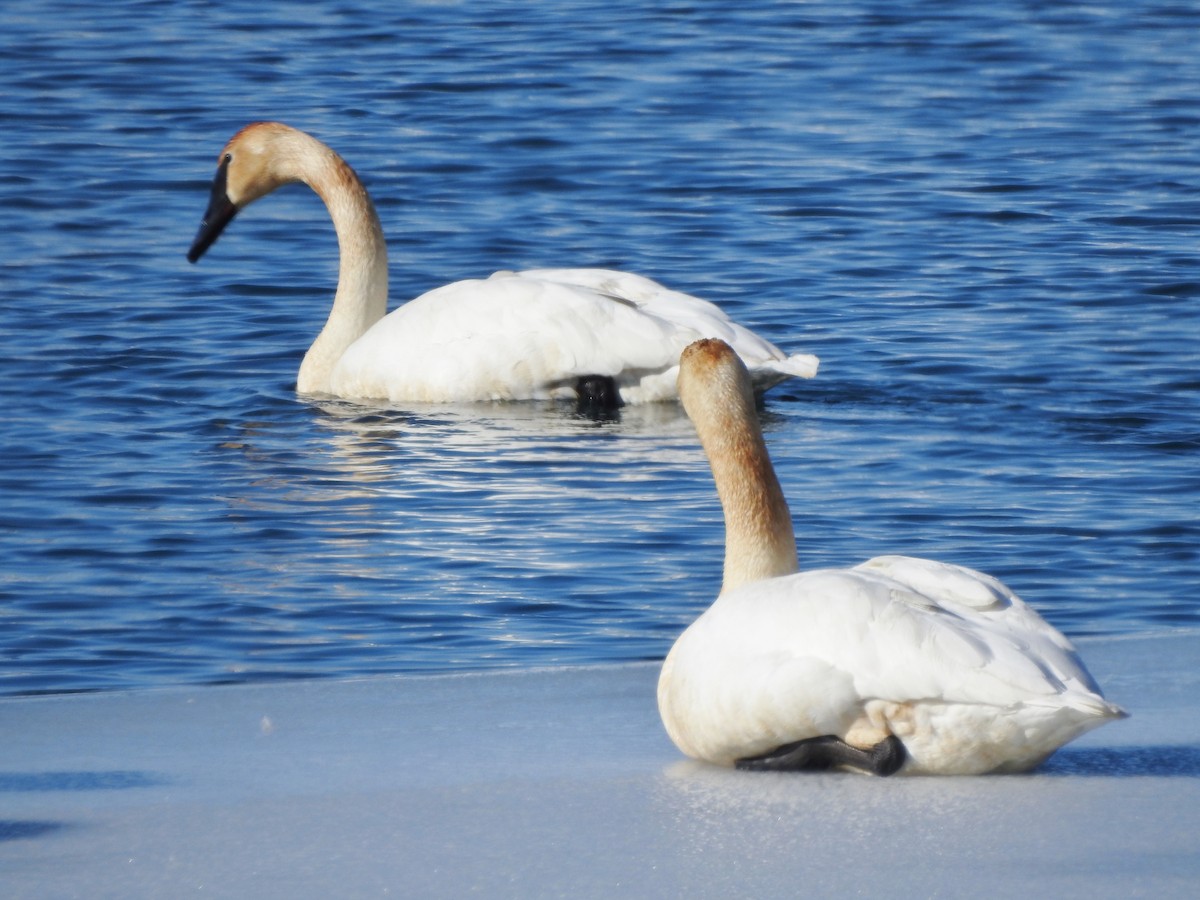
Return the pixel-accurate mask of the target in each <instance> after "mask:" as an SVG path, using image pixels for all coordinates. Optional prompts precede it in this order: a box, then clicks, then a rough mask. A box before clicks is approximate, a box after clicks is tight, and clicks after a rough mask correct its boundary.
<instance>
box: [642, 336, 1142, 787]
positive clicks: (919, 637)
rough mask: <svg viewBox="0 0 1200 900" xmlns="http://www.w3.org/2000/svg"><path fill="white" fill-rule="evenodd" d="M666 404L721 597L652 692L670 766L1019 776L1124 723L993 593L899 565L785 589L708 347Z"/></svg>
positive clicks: (739, 408) (922, 566)
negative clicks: (720, 564)
mask: <svg viewBox="0 0 1200 900" xmlns="http://www.w3.org/2000/svg"><path fill="white" fill-rule="evenodd" d="M679 395H680V399H681V400H682V401H683V406H684V409H685V410H686V411H687V414H688V415H689V416H690V417H691V419H692V421H693V422H694V423H695V426H696V430H697V432H698V434H699V437H700V442H701V444H702V445H703V447H704V450H705V452H706V454H707V455H708V459H709V463H710V465H711V467H712V472H713V478H714V480H715V482H716V486H717V493H718V495H719V496H720V500H721V505H722V507H723V510H724V515H725V528H726V547H725V573H724V583H723V584H722V586H721V593H720V595H719V596H718V597H717V599H716V601H715V602H714V603H713V604H712V606H711V607H709V608H708V610H706V611H705V612H704V613H703V614H702V615H701V616H700V617H699V618H698V619H697V620H696V621H695V622H693V623H692V625H691V626H690V627H689V628H688V629H687V630H686V631H684V633H683V634H682V635H681V636H680V638H679V639H678V641H676V643H675V645H674V646H673V647H672V648H671V651H670V653H669V654H668V655H667V658H666V661H665V662H664V664H663V668H662V673H661V675H660V677H659V682H658V706H659V712H660V713H661V715H662V720H663V723H664V725H665V726H666V729H667V732H668V734H669V735H670V736H671V739H672V740H673V741H674V742H675V744H676V745H677V746H678V747H679V749H680V750H682V751H683V752H684V753H686V754H687V755H689V756H692V757H694V758H696V759H700V760H705V761H708V762H712V763H716V764H719V765H727V766H733V765H736V766H738V767H739V768H749V769H825V768H849V769H855V770H862V771H866V772H871V773H875V774H879V775H888V774H892V773H893V772H896V771H900V772H903V773H904V774H914V775H916V774H945V775H950V774H956V775H966V774H982V773H985V772H1020V771H1025V770H1028V769H1031V768H1033V767H1035V766H1037V765H1038V764H1039V763H1041V762H1042V761H1043V760H1045V759H1046V758H1047V757H1048V756H1049V755H1050V754H1051V753H1053V752H1054V751H1055V750H1056V749H1057V748H1058V747H1060V746H1061V745H1063V744H1065V743H1066V742H1068V741H1070V740H1072V739H1074V738H1076V737H1078V736H1079V735H1081V734H1083V733H1084V732H1085V731H1088V730H1089V729H1092V728H1095V727H1096V726H1098V725H1102V724H1103V723H1104V722H1106V721H1107V720H1109V719H1115V718H1121V717H1123V716H1124V715H1125V713H1124V711H1122V710H1121V709H1120V708H1119V707H1117V706H1114V705H1113V704H1111V703H1109V702H1107V701H1106V700H1105V699H1104V698H1103V697H1102V696H1101V694H1100V690H1099V688H1098V687H1097V686H1096V683H1095V682H1094V681H1093V680H1092V678H1091V676H1090V675H1089V674H1088V672H1087V670H1086V669H1085V668H1084V666H1083V663H1082V662H1081V661H1080V660H1079V657H1078V656H1077V655H1076V653H1075V650H1074V648H1073V647H1072V646H1071V644H1070V642H1069V641H1068V640H1067V639H1066V638H1065V637H1063V635H1062V634H1060V633H1059V632H1058V631H1057V630H1055V629H1054V628H1053V627H1051V626H1050V625H1049V624H1048V623H1047V622H1045V621H1044V620H1043V619H1042V618H1041V617H1040V616H1039V615H1038V614H1037V613H1036V612H1034V611H1033V610H1032V609H1030V608H1029V607H1028V606H1026V605H1025V603H1023V602H1022V601H1021V600H1020V598H1018V597H1017V596H1016V595H1015V594H1014V593H1013V592H1012V591H1010V590H1009V589H1008V588H1007V587H1005V586H1004V585H1003V584H1001V583H1000V582H999V581H997V580H996V579H994V578H991V577H989V576H987V575H984V574H981V573H979V572H974V571H971V570H970V569H965V568H961V567H959V566H955V565H950V564H948V563H939V562H932V561H929V560H924V559H913V558H909V557H902V556H882V557H878V558H876V559H872V560H869V561H868V562H865V563H862V564H861V565H858V566H855V567H854V568H852V569H823V570H814V571H809V572H799V571H798V568H799V567H798V564H797V558H796V546H795V539H794V536H793V532H792V522H791V515H790V513H789V511H788V507H787V501H786V500H784V497H783V491H782V490H781V488H780V486H779V481H778V480H777V478H776V476H775V472H774V469H773V468H772V466H771V461H770V458H769V456H768V454H767V448H766V445H765V443H764V441H763V437H762V432H761V430H760V428H759V424H758V419H757V417H756V414H755V409H754V397H753V395H752V393H751V390H750V382H749V379H748V377H747V372H746V369H745V367H744V366H743V365H742V364H741V363H740V362H739V361H738V358H737V356H736V355H735V354H734V353H733V352H732V351H731V350H730V348H729V347H728V345H726V344H724V343H723V342H721V341H719V340H702V341H699V342H697V343H695V344H693V345H691V346H689V347H688V348H687V349H686V350H685V351H684V353H683V358H682V360H681V363H680V369H679Z"/></svg>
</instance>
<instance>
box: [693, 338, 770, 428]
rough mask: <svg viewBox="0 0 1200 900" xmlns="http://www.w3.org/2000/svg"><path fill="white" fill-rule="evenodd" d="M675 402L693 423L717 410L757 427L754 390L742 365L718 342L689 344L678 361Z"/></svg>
mask: <svg viewBox="0 0 1200 900" xmlns="http://www.w3.org/2000/svg"><path fill="white" fill-rule="evenodd" d="M678 385H679V399H680V401H682V403H683V408H684V410H685V411H686V412H687V414H688V416H689V417H690V418H691V419H692V421H693V422H695V421H697V419H699V418H707V417H708V416H711V415H712V414H714V412H716V411H718V410H727V411H731V412H735V413H736V414H737V415H739V417H740V418H741V420H742V421H743V422H749V423H754V425H755V426H756V425H757V415H756V413H755V412H754V386H753V383H752V381H751V378H750V373H749V372H748V371H747V370H746V365H745V363H743V362H742V360H741V358H740V357H739V356H738V355H737V354H736V353H735V352H734V351H733V348H732V347H730V346H729V345H728V344H727V343H725V342H724V341H722V340H720V339H719V338H704V339H703V340H699V341H696V342H694V343H692V344H689V345H688V346H687V347H685V348H684V350H683V353H682V354H681V355H680V357H679V376H678Z"/></svg>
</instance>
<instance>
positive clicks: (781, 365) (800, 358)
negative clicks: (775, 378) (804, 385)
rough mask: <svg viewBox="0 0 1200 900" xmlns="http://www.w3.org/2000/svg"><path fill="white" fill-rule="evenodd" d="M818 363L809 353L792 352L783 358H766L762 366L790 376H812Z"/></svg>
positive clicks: (814, 375)
mask: <svg viewBox="0 0 1200 900" xmlns="http://www.w3.org/2000/svg"><path fill="white" fill-rule="evenodd" d="M820 364H821V361H820V360H819V359H817V358H816V357H815V356H813V355H812V354H811V353H794V354H792V355H791V356H789V357H787V358H785V359H772V360H768V361H767V362H765V363H764V364H763V365H762V368H764V369H767V370H769V371H772V372H778V373H779V374H780V375H786V376H788V377H790V378H814V377H816V374H817V368H818V367H819V366H820Z"/></svg>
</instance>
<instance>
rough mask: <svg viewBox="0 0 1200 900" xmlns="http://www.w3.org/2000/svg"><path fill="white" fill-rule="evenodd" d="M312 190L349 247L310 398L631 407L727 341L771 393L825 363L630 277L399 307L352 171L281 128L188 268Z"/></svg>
mask: <svg viewBox="0 0 1200 900" xmlns="http://www.w3.org/2000/svg"><path fill="white" fill-rule="evenodd" d="M295 181H301V182H304V183H305V184H308V185H309V186H310V187H311V188H312V189H313V190H314V191H315V192H316V193H317V194H318V195H319V196H320V197H321V198H322V199H323V200H324V201H325V204H326V206H327V208H328V209H329V212H330V216H331V218H332V219H333V223H334V228H335V230H336V232H337V237H338V244H339V248H340V268H339V277H338V289H337V294H336V296H335V298H334V304H333V309H332V310H331V312H330V315H329V319H328V321H327V322H326V325H325V327H324V329H323V330H322V332H321V333H320V335H318V337H317V339H316V341H314V343H313V345H312V347H311V348H310V350H309V351H308V353H307V354H306V356H305V359H304V362H303V363H302V365H301V367H300V372H299V375H298V378H297V390H299V391H300V392H301V393H308V394H329V395H334V396H338V397H344V398H349V399H370V400H390V401H393V402H403V401H409V402H418V401H419V402H450V401H453V402H469V401H480V400H543V399H563V398H566V399H573V398H574V397H575V396H576V387H577V382H578V380H579V379H580V378H584V377H589V376H601V377H604V378H611V379H613V383H614V386H615V387H616V389H617V390H618V391H619V393H620V398H621V400H622V401H623V402H624V403H630V404H636V403H646V402H653V401H658V400H669V399H674V398H675V397H676V396H677V394H676V387H675V381H676V374H677V369H678V361H679V354H680V352H681V351H682V350H683V348H684V347H686V346H687V345H688V344H689V343H691V342H693V341H694V340H696V339H698V338H701V337H719V338H721V339H723V340H725V341H727V342H728V343H729V344H730V345H731V346H732V347H733V348H734V349H735V351H736V352H737V353H738V354H740V355H741V356H742V358H743V359H744V360H745V363H746V365H747V366H748V367H749V369H750V370H751V372H752V373H753V377H754V381H755V388H756V390H759V391H763V390H766V389H767V388H769V387H771V386H772V385H774V384H776V383H778V382H780V381H782V380H784V379H786V378H790V377H804V378H808V377H812V376H813V375H814V374H815V373H816V370H817V359H816V357H814V356H810V355H808V354H795V355H792V356H788V355H787V354H785V353H784V352H783V351H781V350H780V349H779V348H778V347H776V346H774V345H773V344H771V343H769V342H768V341H765V340H763V339H762V338H760V337H758V336H757V335H755V334H754V333H753V332H751V331H749V330H748V329H746V328H743V327H742V326H741V325H738V324H737V323H735V322H733V321H732V320H730V319H729V317H728V316H726V315H725V314H724V313H723V312H722V311H721V310H720V309H719V308H718V307H717V306H715V305H714V304H712V303H708V302H706V301H704V300H700V299H698V298H696V297H692V296H689V295H687V294H683V293H680V292H678V291H672V290H670V289H668V288H665V287H663V286H662V285H660V284H658V283H656V282H654V281H651V280H650V279H648V278H643V277H641V276H638V275H631V274H627V273H624V272H614V271H609V270H605V269H535V270H530V271H525V272H497V273H496V274H494V275H492V276H491V277H490V278H486V279H479V280H470V281H460V282H456V283H454V284H449V285H446V286H445V287H440V288H437V289H435V290H432V291H429V292H427V293H425V294H422V295H421V296H419V297H417V298H416V299H414V300H411V301H409V302H408V303H405V304H404V305H402V306H400V307H398V308H397V309H396V310H394V311H393V312H392V313H391V314H390V315H386V309H387V249H386V245H385V242H384V237H383V232H382V229H381V227H380V225H379V219H378V216H377V215H376V212H375V209H374V207H373V205H372V204H371V201H370V198H369V197H368V196H367V193H366V190H365V189H364V188H363V186H362V183H361V182H360V181H359V179H358V177H357V176H356V175H355V174H354V172H353V170H352V169H351V168H350V167H349V166H348V165H347V164H346V163H345V162H344V161H343V160H342V159H341V157H340V156H338V155H337V154H336V153H334V152H333V151H332V150H331V149H330V148H329V147H327V146H326V145H324V144H322V143H321V142H320V141H318V140H316V139H315V138H312V137H311V136H309V135H307V134H304V133H303V132H300V131H297V130H295V129H293V128H289V127H288V126H286V125H281V124H279V123H272V122H265V123H256V124H254V125H250V126H247V127H246V128H244V129H242V130H241V131H240V132H238V133H237V134H236V135H234V137H233V138H232V139H231V140H230V141H229V143H228V144H227V145H226V146H225V149H224V150H223V151H222V155H221V163H220V167H219V168H218V172H217V177H216V179H215V181H214V184H213V193H212V199H211V201H210V204H209V208H208V211H207V212H206V213H205V217H204V222H203V223H202V225H201V228H200V232H199V234H198V235H197V238H196V241H195V242H194V244H193V245H192V248H191V250H190V251H189V254H188V258H189V259H191V260H192V261H193V262H194V261H195V260H197V259H199V257H200V256H201V255H202V254H203V253H204V252H205V251H206V250H207V249H208V247H209V246H210V245H211V244H212V243H213V241H215V240H216V238H217V236H218V235H219V234H220V233H221V230H222V229H223V228H224V227H225V226H226V225H227V224H228V223H229V221H231V220H232V218H233V216H234V215H235V214H236V213H237V211H238V210H239V209H241V208H242V207H244V206H246V205H247V204H249V203H251V202H252V201H254V200H256V199H258V198H260V197H263V196H265V195H266V194H268V193H270V192H271V191H272V190H274V189H276V188H277V187H279V186H281V185H283V184H286V183H289V182H295Z"/></svg>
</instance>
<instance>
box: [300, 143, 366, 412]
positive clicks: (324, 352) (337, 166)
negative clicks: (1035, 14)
mask: <svg viewBox="0 0 1200 900" xmlns="http://www.w3.org/2000/svg"><path fill="white" fill-rule="evenodd" d="M295 134H296V135H298V136H299V137H300V138H303V139H307V141H308V142H311V143H310V144H309V145H308V146H303V144H301V147H300V152H299V153H298V154H297V155H296V156H295V157H294V160H295V163H296V164H297V169H298V174H299V178H298V179H297V180H300V181H303V182H304V183H305V184H307V185H308V186H309V187H311V188H312V189H313V190H314V191H315V192H316V193H317V196H319V197H320V198H321V199H322V200H323V201H324V202H325V207H326V208H327V209H328V210H329V215H330V218H331V219H332V220H333V227H334V231H336V232H337V240H338V252H339V262H338V286H337V293H336V295H335V296H334V299H333V308H332V309H331V310H330V312H329V318H328V319H327V320H326V322H325V327H324V328H322V329H321V333H320V334H319V335H317V338H316V340H315V341H313V344H312V346H311V347H310V348H309V350H308V352H307V353H306V354H305V356H304V361H303V362H302V363H301V365H300V372H299V374H298V376H297V379H296V389H297V391H299V392H300V393H305V394H315V393H329V392H330V384H329V381H330V375H331V374H332V372H333V367H334V365H335V364H336V363H337V361H338V360H339V359H341V357H342V354H343V353H345V352H346V348H347V347H349V346H350V345H351V344H352V343H354V342H355V341H356V340H358V338H360V337H362V335H363V334H365V333H366V331H367V329H369V328H370V327H371V326H372V325H374V324H375V323H376V322H378V321H379V320H380V319H382V318H383V317H384V316H385V315H386V314H387V295H388V262H387V244H386V242H385V240H384V236H383V228H382V226H381V225H380V223H379V216H378V214H377V213H376V212H375V206H374V204H372V203H371V198H370V197H369V196H368V195H367V191H366V188H364V187H363V184H362V182H361V181H360V180H359V178H358V176H357V175H356V174H355V173H354V170H353V169H351V168H350V166H349V165H347V164H346V162H345V160H343V159H342V158H341V157H340V156H338V155H337V154H336V153H334V151H333V150H331V149H330V148H329V147H326V146H325V145H324V144H322V143H320V142H319V141H317V140H315V139H314V138H309V137H308V136H307V135H304V134H302V133H301V132H295Z"/></svg>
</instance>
